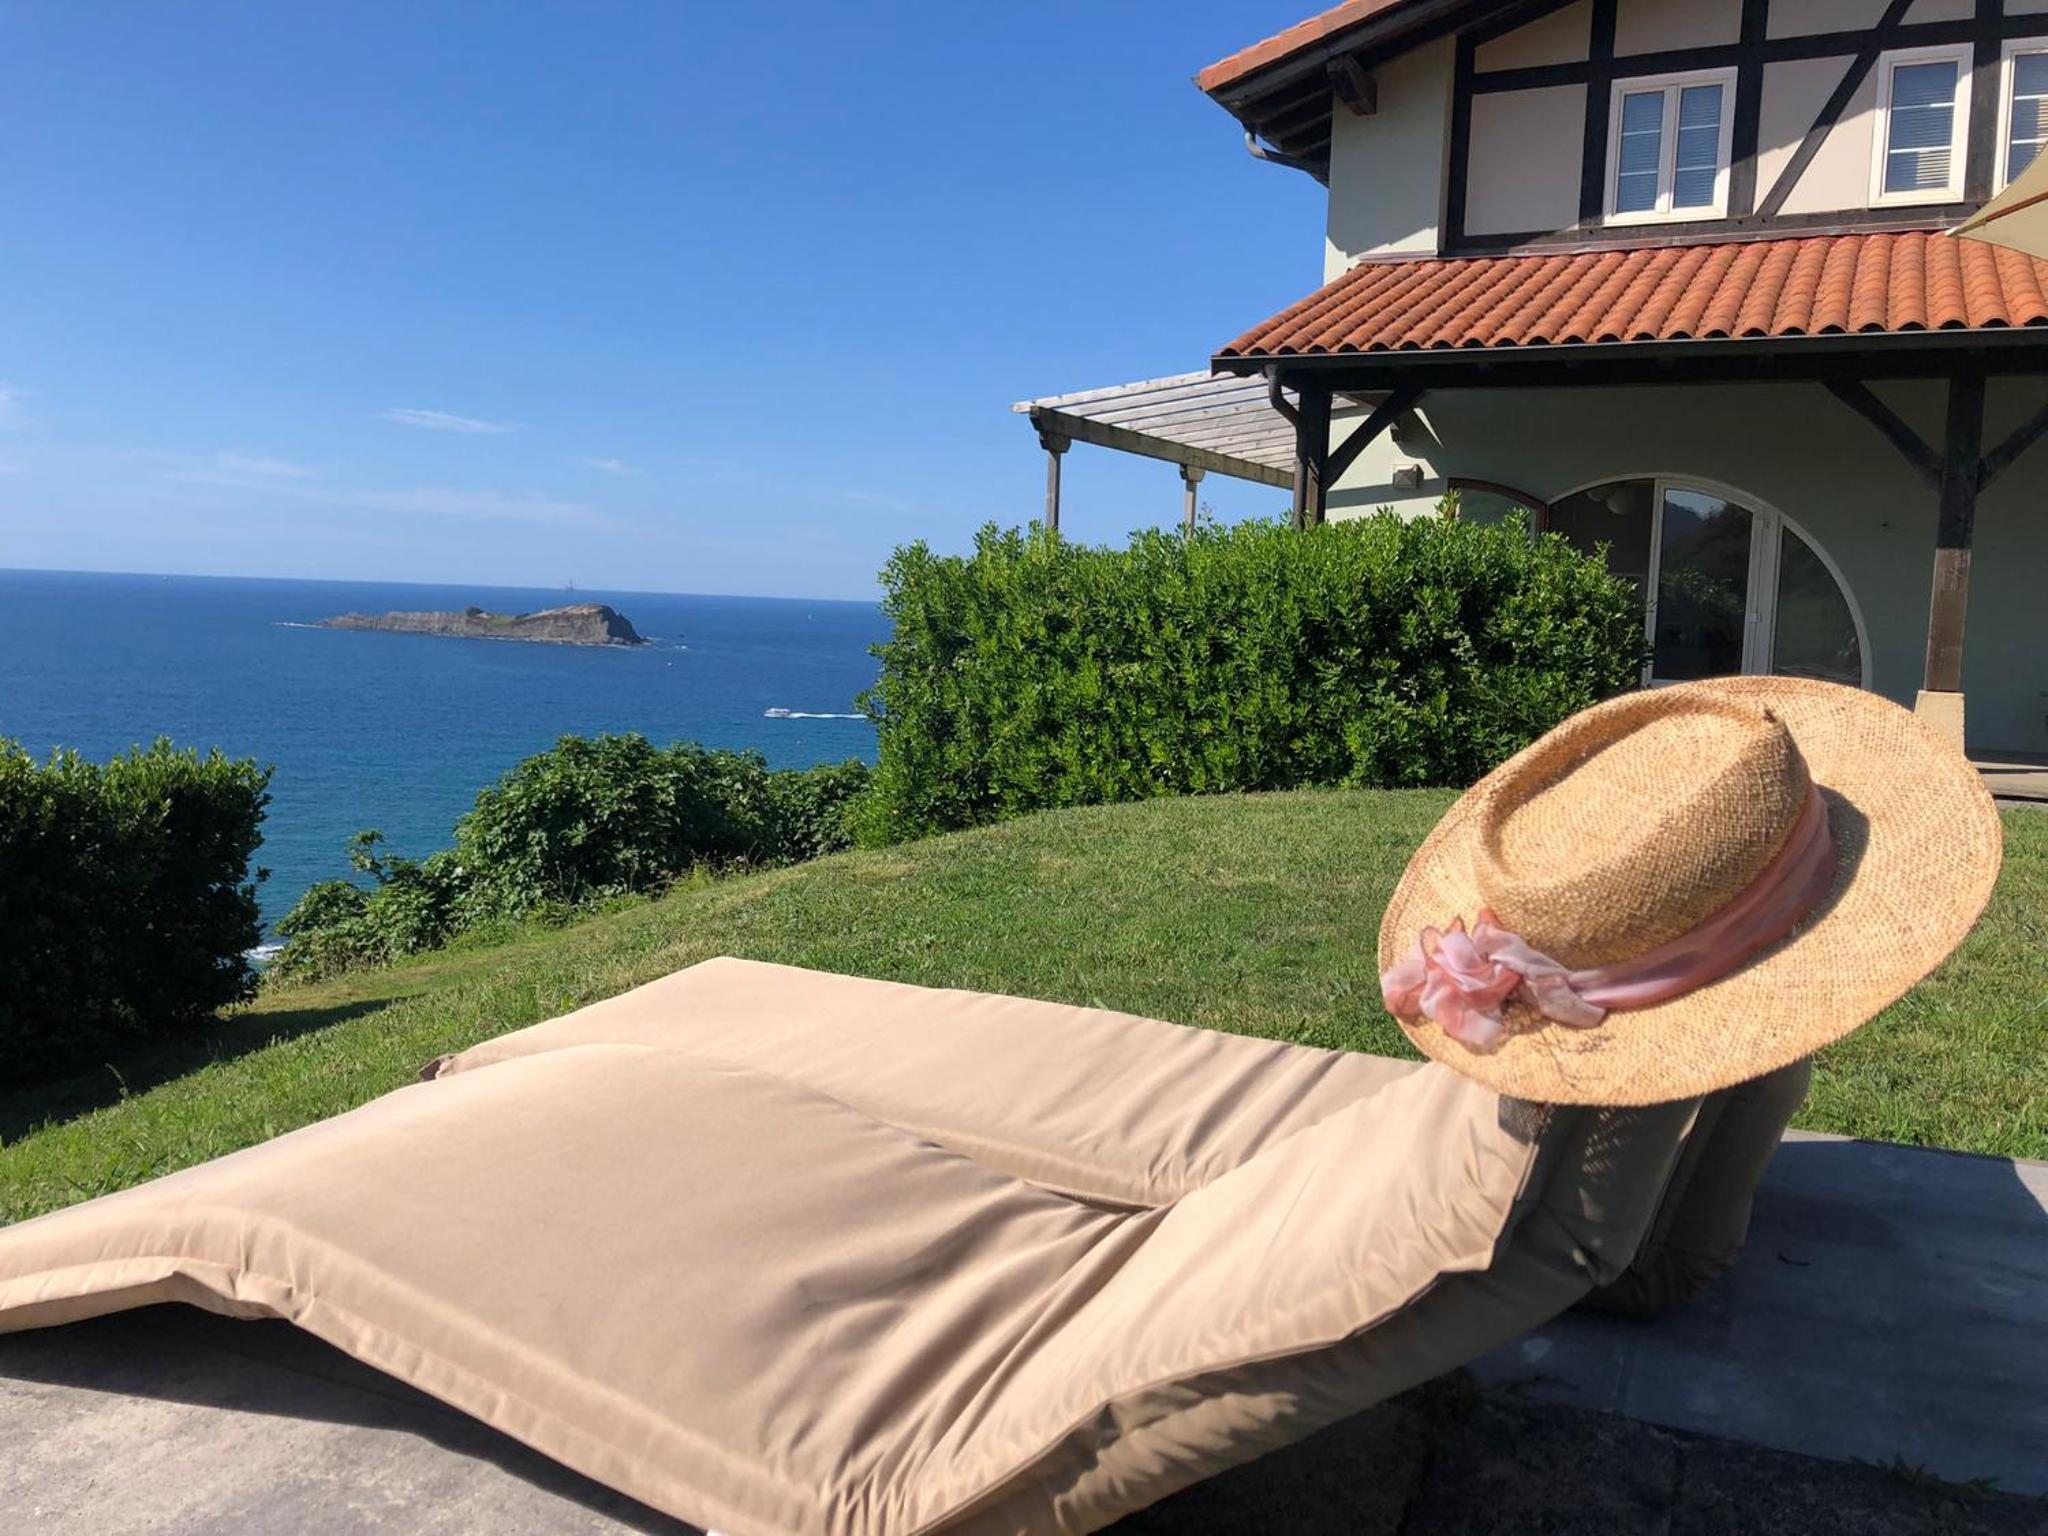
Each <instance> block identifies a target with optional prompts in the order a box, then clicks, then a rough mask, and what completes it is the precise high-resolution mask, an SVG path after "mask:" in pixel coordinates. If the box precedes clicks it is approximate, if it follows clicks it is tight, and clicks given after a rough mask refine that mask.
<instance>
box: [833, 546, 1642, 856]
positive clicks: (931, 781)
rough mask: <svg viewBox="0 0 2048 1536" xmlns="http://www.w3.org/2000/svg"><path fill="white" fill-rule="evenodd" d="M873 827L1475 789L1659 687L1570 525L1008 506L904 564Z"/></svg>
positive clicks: (889, 657) (874, 713)
mask: <svg viewBox="0 0 2048 1536" xmlns="http://www.w3.org/2000/svg"><path fill="white" fill-rule="evenodd" d="M883 584H884V587H885V589H886V594H887V595H886V599H885V601H884V604H883V607H884V610H885V612H886V613H887V614H888V616H889V618H890V620H891V622H892V624H893V626H894V634H893V637H892V638H891V639H890V640H889V642H888V643H887V644H885V645H882V646H880V647H878V648H877V655H878V656H879V657H880V658H881V663H882V674H881V679H880V681H879V682H878V683H877V684H876V686H875V688H874V689H873V690H872V691H871V692H870V693H869V694H868V695H866V697H865V699H864V701H863V702H864V704H865V706H866V708H867V710H868V713H869V714H870V716H871V717H872V718H873V720H874V722H875V724H876V727H877V729H878V730H879V732H880V748H881V758H880V763H879V765H878V767H877V768H876V771H875V781H874V786H873V790H872V792H871V794H870V796H869V797H868V798H867V800H866V802H865V803H864V804H863V805H862V807H861V808H860V811H859V813H858V821H859V832H860V838H861V840H862V841H863V842H886V841H891V840H896V839H902V838H907V837H914V836H919V835H922V834H925V833H929V832H938V831H944V830H948V829H951V828H956V827H966V826H973V825H977V824H979V823H983V822H988V821H993V820H996V819H998V818H1001V817H1005V816H1011V815H1015V814H1018V813H1020V812H1025V811H1033V810H1039V809H1042V808H1045V807H1049V806H1064V805H1082V804H1094V803H1098V802H1104V801H1117V800H1133V799H1140V798H1144V797H1146V796H1152V795H1183V794H1199V793H1205V792H1211V791H1222V790H1253V789H1286V788H1291V787H1295V786H1300V785H1309V784H1338V783H1345V784H1369V785H1427V784H1438V785H1441V784H1454V785H1462V784H1468V783H1470V782H1471V781H1472V780H1473V779H1475V778H1477V777H1478V776H1479V775H1481V774H1482V773H1484V772H1485V771H1486V770H1487V769H1489V768H1491V767H1492V766H1493V765H1494V764H1496V763H1498V762H1500V761H1501V760H1502V759H1503V758H1505V757H1507V756H1508V755H1509V754H1511V753H1512V752H1514V751H1516V750H1517V749H1518V748H1520V747H1521V746H1523V745H1524V744H1525V743H1527V742H1528V741H1530V740H1531V739H1533V738H1534V737H1536V736H1537V735H1539V734H1541V733H1542V732H1543V731H1545V730H1547V729H1548V728H1549V727H1551V726H1552V725H1554V724H1556V723H1557V722H1558V721H1559V720H1561V719H1563V718H1564V717H1565V716H1566V715H1568V714H1570V713H1572V712H1573V711H1574V710H1577V709H1579V708H1581V707H1583V706H1584V705H1587V704H1590V703H1592V702H1594V701H1595V700H1597V699H1600V698H1603V697H1605V696H1607V695H1609V694H1612V693H1615V692H1617V691H1619V690H1621V689H1623V688H1626V687H1628V686H1630V685H1631V684H1632V683H1634V682H1635V680H1636V678H1637V675H1638V671H1639V668H1640V666H1641V663H1642V658H1643V630H1642V617H1641V609H1640V607H1639V606H1638V602H1637V599H1636V597H1635V595H1634V593H1633V591H1632V589H1631V588H1630V586H1629V584H1628V583H1627V582H1625V581H1623V580H1621V579H1619V578H1617V577H1614V576H1612V575H1610V574H1608V572H1607V570H1606V568H1605V565H1604V564H1603V563H1602V561H1601V560H1599V559H1598V558H1596V557H1592V556H1587V555H1583V554H1580V553H1578V552H1576V551H1574V550H1573V549H1572V548H1571V547H1570V546H1568V545H1567V544H1566V543H1565V542H1564V540H1563V539H1561V538H1557V537H1553V536H1547V535H1546V536H1542V537H1537V538H1533V539H1532V538H1531V537H1530V536H1529V534H1528V531H1527V528H1526V526H1525V525H1523V524H1522V523H1521V522H1519V521H1513V522H1509V523H1505V524H1501V525H1496V526H1492V527H1479V526H1474V525H1472V524H1468V523H1462V522H1459V521H1457V520H1455V519H1454V518H1451V517H1444V518H1436V519H1420V520H1415V521H1403V520H1401V519H1399V518H1396V517H1394V516H1393V515H1392V514H1391V513H1383V514H1381V515H1380V516H1378V517H1373V518H1367V519H1363V520H1360V521H1355V522H1348V523H1335V524H1330V525H1328V526H1325V527H1322V528H1317V529H1314V530H1311V531H1308V532H1297V531H1295V530H1293V529H1291V528H1288V527H1285V526H1282V525H1278V524H1273V523H1247V524H1244V525H1242V526H1240V527H1236V528H1229V529H1220V530H1202V531H1198V532H1196V533H1195V534H1193V535H1192V536H1183V535H1180V534H1177V533H1163V532H1146V533H1140V534H1137V535H1135V536H1134V537H1133V539H1132V541H1131V544H1130V547H1129V548H1128V549H1123V550H1114V549H1105V548H1088V547H1085V546H1082V545H1078V544H1073V543H1069V542H1066V541H1065V540H1062V539H1059V538H1056V537H1048V536H1047V535H1045V534H1044V533H1043V532H1041V531H1038V530H1032V531H1030V532H1014V531H1013V532H1002V531H998V530H997V529H995V528H993V527H990V528H986V529H984V530H983V531H982V533H981V534H980V536H979V537H978V538H977V540H976V542H975V549H974V553H973V554H972V555H971V556H968V557H965V558H956V557H947V556H939V555H935V554H933V553H932V552H931V550H930V549H928V548H927V547H926V546H925V545H923V544H922V543H919V544H913V545H911V546H910V547H908V548H906V549H903V550H900V551H898V552H897V554H896V555H895V557H894V558H893V559H891V560H890V562H889V564H888V566H887V567H886V568H885V570H884V571H883Z"/></svg>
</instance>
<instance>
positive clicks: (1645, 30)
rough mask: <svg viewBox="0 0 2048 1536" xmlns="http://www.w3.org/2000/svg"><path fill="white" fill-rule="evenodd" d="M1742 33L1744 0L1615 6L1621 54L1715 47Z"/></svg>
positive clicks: (1638, 0) (1651, 0)
mask: <svg viewBox="0 0 2048 1536" xmlns="http://www.w3.org/2000/svg"><path fill="white" fill-rule="evenodd" d="M1778 3H1779V4H1781V5H1782V4H1784V3H1785V0H1778ZM1741 36H1742V0H1619V3H1618V4H1617V5H1616V6H1615V8H1614V52H1615V54H1616V56H1617V57H1626V56H1627V55H1628V54H1631V53H1661V52H1663V51H1664V50H1666V49H1670V48H1711V47H1713V46H1715V45H1716V44H1719V43H1732V42H1736V41H1738V40H1739V39H1740V38H1741Z"/></svg>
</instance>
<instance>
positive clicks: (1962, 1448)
mask: <svg viewBox="0 0 2048 1536" xmlns="http://www.w3.org/2000/svg"><path fill="white" fill-rule="evenodd" d="M2044 1207H2048V1168H2044V1167H2042V1166H2040V1165H2032V1164H2029V1165H2020V1166H2017V1167H2015V1166H2014V1165H2012V1164H2008V1163H2002V1162H1998V1161H1996V1160H1992V1159H1984V1158H1965V1157H1955V1156H1951V1155H1950V1154H1945V1153H1925V1152H1915V1151H1911V1150H1908V1149H1904V1148H1896V1147H1883V1146H1873V1145H1870V1144H1867V1143H1856V1142H1842V1141H1836V1140H1832V1139H1828V1138H1820V1137H1798V1138H1796V1139H1795V1140H1793V1141H1792V1142H1791V1143H1789V1144H1788V1145H1787V1146H1786V1147H1785V1148H1784V1149H1783V1150H1782V1151H1781V1152H1780V1154H1779V1157H1778V1159H1777V1161H1776V1163H1775V1164H1774V1165H1773V1168H1772V1171H1771V1174H1770V1177H1769V1179H1768V1180H1767V1183H1766V1187H1765V1190H1764V1192H1763V1194H1762V1196H1761V1197H1760V1199H1759V1203H1758V1211H1757V1219H1756V1225H1755V1229H1754V1232H1753V1235H1752V1238H1751V1242H1750V1247H1749V1250H1748V1252H1747V1254H1746V1255H1745V1257H1744V1260H1743V1263H1742V1264H1741V1265H1740V1266H1739V1267H1738V1269H1737V1271H1736V1272H1735V1273H1734V1274H1733V1275H1732V1276H1730V1277H1729V1278H1728V1279H1727V1280H1725V1281H1724V1282H1723V1283H1722V1284H1721V1285H1720V1286H1718V1287H1717V1288H1716V1289H1715V1290H1714V1292H1713V1293H1711V1294H1710V1295H1709V1296H1708V1297H1706V1298H1704V1299H1703V1300H1702V1301H1700V1302H1697V1303H1695V1305H1694V1307H1693V1309H1692V1310H1691V1311H1690V1312H1688V1313H1686V1314H1682V1315H1681V1316H1680V1317H1678V1318H1674V1319H1671V1320H1668V1321H1666V1322H1662V1323H1657V1324H1629V1323H1619V1322H1615V1321H1612V1320H1608V1319H1602V1318H1594V1317H1576V1316H1575V1317H1572V1318H1570V1319H1566V1320H1563V1321H1561V1322H1559V1323H1557V1324H1553V1325H1552V1326H1551V1327H1549V1328H1546V1329H1544V1330H1542V1331H1540V1332H1539V1333H1537V1334H1535V1335H1532V1336H1531V1337H1530V1338H1529V1339H1526V1340H1524V1341H1522V1343H1521V1344H1519V1345H1517V1346H1514V1347H1513V1348H1511V1349H1508V1350H1505V1351H1502V1352H1501V1353H1500V1354H1498V1355H1496V1356H1494V1357H1492V1358H1490V1359H1489V1360H1488V1361H1487V1362H1485V1364H1484V1367H1483V1376H1484V1378H1485V1379H1486V1380H1487V1381H1489V1382H1491V1383H1492V1386H1490V1387H1487V1388H1484V1389H1482V1388H1480V1387H1478V1386H1476V1385H1475V1384H1474V1383H1473V1382H1472V1381H1471V1380H1469V1379H1466V1378H1452V1379H1450V1380H1447V1381H1444V1382H1439V1383H1435V1384H1433V1385H1431V1386H1430V1387H1427V1388H1424V1389H1422V1390H1420V1391H1418V1392H1413V1393H1409V1394H1407V1395H1406V1396H1404V1397H1402V1398H1398V1399H1396V1400H1395V1401H1393V1402H1391V1403H1387V1404H1384V1405H1382V1406H1381V1407H1380V1408H1378V1409H1376V1410H1374V1411H1373V1412H1371V1413H1367V1414H1361V1415H1359V1416H1358V1417H1357V1418H1355V1419H1352V1420H1350V1421H1348V1422H1347V1423H1345V1424H1341V1425H1338V1426H1335V1427H1334V1428H1332V1429H1330V1430H1327V1431H1325V1432H1324V1433H1323V1434H1321V1435H1319V1436H1317V1437H1315V1438H1314V1439H1312V1440H1310V1441H1307V1442H1305V1443H1304V1444H1302V1445H1299V1446H1295V1447H1292V1448H1290V1449H1288V1450H1285V1451H1281V1452H1279V1453H1277V1454H1275V1455H1271V1456H1267V1457H1265V1458H1263V1459H1261V1460H1260V1461H1258V1462H1255V1463H1253V1464H1251V1465H1250V1466H1247V1467H1244V1468H1240V1469H1239V1470H1238V1471H1236V1472H1233V1473H1230V1474H1228V1475H1226V1476H1224V1477H1220V1478H1217V1479H1214V1480H1213V1481H1211V1482H1208V1483H1204V1484H1202V1485H1200V1486H1199V1487H1196V1488H1192V1489H1189V1490H1188V1491H1187V1492H1185V1493H1183V1494H1180V1495H1178V1496H1177V1497H1175V1498H1173V1499H1169V1500H1167V1501H1165V1502H1164V1503H1162V1504H1159V1505H1157V1506H1155V1507H1154V1508H1152V1509H1150V1510H1146V1511H1143V1512H1142V1513H1140V1514H1138V1515H1135V1516H1132V1517H1131V1518H1130V1519H1129V1520H1127V1521H1125V1522H1123V1524H1122V1525H1120V1526H1119V1527H1118V1528H1117V1531H1118V1536H1174V1533H1194V1532H1209V1531H1217V1530H1235V1531H1273V1532H1289V1533H1301V1536H1323V1533H1328V1536H1337V1533H1339V1532H1342V1533H1345V1536H1394V1533H1396V1532H1399V1533H1401V1536H1432V1533H1439V1532H1441V1533H1450V1532H1456V1533H1458V1536H1483V1533H1488V1532H1499V1533H1502V1536H1506V1533H1510V1532H1527V1531H1535V1530H1541V1531H1545V1532H1548V1533H1551V1536H1573V1533H1578V1532H1585V1533H1588V1536H1590V1533H1594V1532H1601V1533H1607V1532H1637V1531H1640V1532H1643V1533H1646V1536H1647V1533H1652V1532H1655V1533H1659V1536H1680V1533H1683V1536H1735V1533H1737V1532H1745V1533H1746V1532H1754V1531H1761V1530H1769V1531H1772V1532H1780V1533H1785V1536H1836V1533H1840V1536H1872V1533H1878V1536H1883V1533H1906V1532H1920V1531H1930V1532H1931V1531H1940V1532H1942V1533H1944V1536H2023V1533H2025V1536H2041V1533H2042V1532H2044V1531H2048V1504H2044V1503H2042V1502H2039V1501H2037V1500H2033V1499H2024V1498H2014V1497H2007V1496H2004V1495H2001V1494H1997V1493H1991V1494H1986V1493H1982V1492H1979V1491H1972V1490H1967V1489H1957V1488H1955V1487H1952V1486H1947V1485H1943V1484H1939V1483H1936V1482H1935V1481H1934V1480H1932V1479H1931V1478H1928V1477H1926V1476H1923V1475H1922V1474H1921V1472H1920V1471H1919V1470H1917V1469H1919V1468H1925V1469H1926V1470H1927V1471H1930V1472H1934V1473H1938V1474H1940V1475H1942V1476H1944V1477H1948V1478H1951V1479H1969V1478H1976V1477H1987V1476H1988V1477H1995V1478H1997V1479H1998V1480H1999V1486H2000V1487H2001V1488H2011V1489H2026V1488H2035V1489H2039V1488H2043V1487H2048V1476H2044V1474H2048V1464H2044V1463H2048V1456H2044V1448H2048V1417H2044V1404H2043V1402H2042V1398H2043V1397H2044V1396H2048V1394H2044V1392H2043V1390H2042V1383H2043V1382H2044V1381H2048V1214H2044ZM1594 1410H1605V1411H1594ZM1624 1415H1625V1416H1624ZM1646 1420H1647V1421H1650V1422H1644V1421H1646ZM1660 1425H1661V1426H1670V1427H1668V1428H1660V1427H1655V1426H1660ZM1696 1431H1706V1432H1707V1433H1704V1434H1703V1433H1697V1432H1696ZM1714 1436H1727V1437H1730V1438H1712V1437H1714ZM1744 1442H1760V1443H1761V1446H1775V1447H1783V1449H1764V1448H1760V1446H1759V1444H1757V1443H1744ZM1801 1450H1806V1451H1818V1452H1820V1453H1822V1454H1825V1455H1829V1456H1835V1457H1842V1458H1855V1459H1853V1460H1844V1461H1836V1462H1825V1461H1818V1460H1814V1459H1811V1458H1810V1457H1808V1456H1805V1455H1799V1454H1794V1453H1795V1452H1797V1451H1801ZM689 1530H690V1527H688V1526H685V1525H683V1524H681V1523H680V1522H677V1521H675V1520H672V1519H670V1518H668V1517H667V1516H664V1515H661V1514H659V1513H657V1512H655V1511H653V1510H650V1509H647V1508H646V1507H645V1506H642V1505H639V1504H636V1503H634V1502H633V1501H632V1500H630V1499H626V1498H623V1497H622V1496H620V1495H618V1494H616V1493H614V1492H612V1491H611V1490H609V1489H607V1488H604V1487H602V1486H600V1485H598V1484H596V1483H593V1482H591V1481H589V1480H588V1479H585V1478H582V1477H579V1476H577V1475H576V1474H574V1473H572V1472H569V1471H567V1470H565V1469H564V1468H562V1467H560V1466H558V1465H557V1464H555V1463H554V1462H551V1461H549V1460H547V1459H546V1458H545V1457H542V1456H539V1455H536V1454H535V1453H533V1452H531V1451H528V1450H527V1449H525V1448H524V1447H523V1446H520V1445H518V1444H517V1443H515V1442H513V1441H511V1440H509V1439H507V1438H505V1437H504V1436H502V1435H499V1434H497V1433H496V1432H495V1431H492V1430H489V1429H487V1428H485V1427H484V1426H483V1425H481V1424H479V1423H477V1422H476V1421H474V1420H472V1419H470V1418H468V1417H467V1416H466V1415H463V1414H460V1413H457V1412H455V1411H454V1410H452V1409H449V1408H447V1407H445V1406H443V1405H441V1404H440V1403H437V1402H435V1401H434V1400H433V1399H431V1398H428V1397H425V1396H423V1395H422V1394H420V1393H418V1392H415V1391H413V1390H412V1389H411V1388H408V1387H406V1386H403V1385H401V1384H400V1383H398V1382H395V1381H393V1380H391V1379H390V1378H388V1377H385V1376H382V1375H380V1374H379V1373H377V1372H375V1371H372V1370H370V1369H368V1368H367V1367H365V1366H362V1365H359V1364H357V1363H356V1362H355V1361H353V1360H350V1359H348V1358H347V1357H346V1356H343V1355H341V1354H340V1353H338V1352H336V1351H334V1350H332V1349H329V1348H328V1347H327V1346H325V1345H323V1344H321V1343H319V1342H318V1341H317V1340H315V1339H312V1338H311V1337H309V1336H307V1335H304V1334H301V1333H299V1332H297V1331H296V1330H295V1329H292V1328H291V1327H289V1326H287V1325H285V1324H282V1323H252V1322H233V1321H229V1320H227V1319H223V1318H217V1317H213V1316H211V1315H209V1314H206V1313H201V1312H197V1311H194V1310H191V1309H188V1308H180V1307H158V1308H151V1309H148V1310H145V1311H140V1312H133V1313H126V1314H119V1315H116V1316H112V1317H107V1318H101V1319H98V1320H96V1321H93V1322H89V1323H80V1324H75V1325H73V1326H71V1327H67V1328H58V1329H49V1330H45V1331H42V1332H36V1333H24V1334H15V1335H7V1336H0V1531H8V1532H12V1531H37V1532H40V1531H55V1532H69V1531H81V1532H87V1531H89V1532H92V1533H94V1536H141V1533H144V1532H150V1533H160V1532H179V1533H199V1536H268V1533H272V1532H292V1533H294V1536H363V1533H368V1532H380V1531H393V1532H398V1531H403V1532H408V1533H411V1532H419V1533H428V1536H452V1533H457V1532H465V1533H466V1532H489V1533H493V1536H498V1533H509V1536H525V1533H533V1536H540V1533H543V1532H545V1533H549V1536H554V1533H562V1536H618V1533H624V1532H639V1533H666V1536H686V1533H688V1532H689Z"/></svg>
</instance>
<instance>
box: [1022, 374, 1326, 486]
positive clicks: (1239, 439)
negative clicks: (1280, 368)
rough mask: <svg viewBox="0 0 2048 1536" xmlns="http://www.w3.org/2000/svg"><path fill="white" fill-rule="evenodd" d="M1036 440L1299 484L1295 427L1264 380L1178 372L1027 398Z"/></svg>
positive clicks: (1268, 482)
mask: <svg viewBox="0 0 2048 1536" xmlns="http://www.w3.org/2000/svg"><path fill="white" fill-rule="evenodd" d="M1011 409H1012V410H1014V411H1016V412H1018V413H1019V414H1020V415H1025V416H1029V417H1030V418H1031V424H1032V425H1033V426H1034V427H1036V428H1037V429H1038V432H1039V435H1040V436H1041V437H1042V438H1043V437H1049V438H1054V439H1066V440H1068V441H1071V442H1076V443H1094V444H1096V445H1097V446H1098V447H1103V448H1115V449H1117V450H1119V451H1120V452H1123V453H1136V454H1142V455H1144V456H1145V457H1146V458H1152V459H1164V460H1166V461H1167V462H1168V463H1169V464H1179V465H1181V466H1182V467H1183V468H1187V469H1197V470H1205V471H1213V472H1214V473H1216V474H1219V475H1230V476H1232V477H1234V478H1236V479H1239V480H1252V481H1256V482H1258V483H1259V484H1261V485H1276V486H1280V487H1282V488H1286V487H1289V486H1291V485H1293V483H1294V427H1293V425H1292V424H1291V423H1290V422H1289V421H1288V420H1287V418H1286V417H1284V416H1282V415H1281V414H1280V413H1279V412H1278V411H1276V410H1274V409H1273V404H1272V402H1271V401H1270V400H1268V399H1267V398H1266V381H1265V380H1264V379H1262V378H1250V379H1245V378H1233V377H1231V376H1229V375H1227V374H1226V375H1220V376H1219V375H1214V374H1207V373H1180V374H1175V375H1174V376H1173V377H1171V378H1166V379H1146V380H1143V381H1142V382H1140V383H1137V384H1116V385H1112V386H1111V387H1109V388H1107V389H1084V390H1082V391H1080V392H1079V393H1078V394H1071V395H1049V396H1047V397H1046V398H1045V399H1043V400H1022V401H1019V402H1018V403H1017V404H1016V405H1014V406H1012V407H1011Z"/></svg>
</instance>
